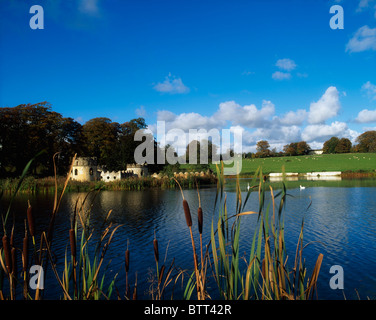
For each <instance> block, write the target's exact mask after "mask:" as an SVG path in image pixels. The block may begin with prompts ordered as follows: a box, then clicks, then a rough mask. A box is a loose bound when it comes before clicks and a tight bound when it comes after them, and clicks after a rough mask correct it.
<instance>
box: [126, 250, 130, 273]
mask: <svg viewBox="0 0 376 320" xmlns="http://www.w3.org/2000/svg"><path fill="white" fill-rule="evenodd" d="M125 271H126V272H128V271H129V250H128V249H127V250H125Z"/></svg>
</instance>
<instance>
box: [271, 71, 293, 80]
mask: <svg viewBox="0 0 376 320" xmlns="http://www.w3.org/2000/svg"><path fill="white" fill-rule="evenodd" d="M272 78H273V79H274V80H288V79H291V73H288V72H281V71H276V72H274V73H273V74H272Z"/></svg>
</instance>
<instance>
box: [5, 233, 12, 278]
mask: <svg viewBox="0 0 376 320" xmlns="http://www.w3.org/2000/svg"><path fill="white" fill-rule="evenodd" d="M3 250H4V257H5V266H6V268H7V271H8V273H11V272H12V260H11V254H10V245H9V239H8V236H7V235H4V236H3Z"/></svg>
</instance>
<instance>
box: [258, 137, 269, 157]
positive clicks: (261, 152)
mask: <svg viewBox="0 0 376 320" xmlns="http://www.w3.org/2000/svg"><path fill="white" fill-rule="evenodd" d="M269 148H270V145H269V142H268V141H266V140H260V141H258V142H257V145H256V151H257V153H256V155H257V156H258V157H259V158H264V157H268V156H270V153H271V151H270V150H269Z"/></svg>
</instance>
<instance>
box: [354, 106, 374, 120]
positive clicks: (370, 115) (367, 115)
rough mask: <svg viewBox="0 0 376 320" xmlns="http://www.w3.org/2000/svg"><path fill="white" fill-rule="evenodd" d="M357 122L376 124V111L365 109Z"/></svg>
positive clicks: (360, 113)
mask: <svg viewBox="0 0 376 320" xmlns="http://www.w3.org/2000/svg"><path fill="white" fill-rule="evenodd" d="M355 121H357V122H360V123H370V122H376V110H368V109H364V110H362V111H360V112H359V113H358V116H357V118H356V119H355Z"/></svg>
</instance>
